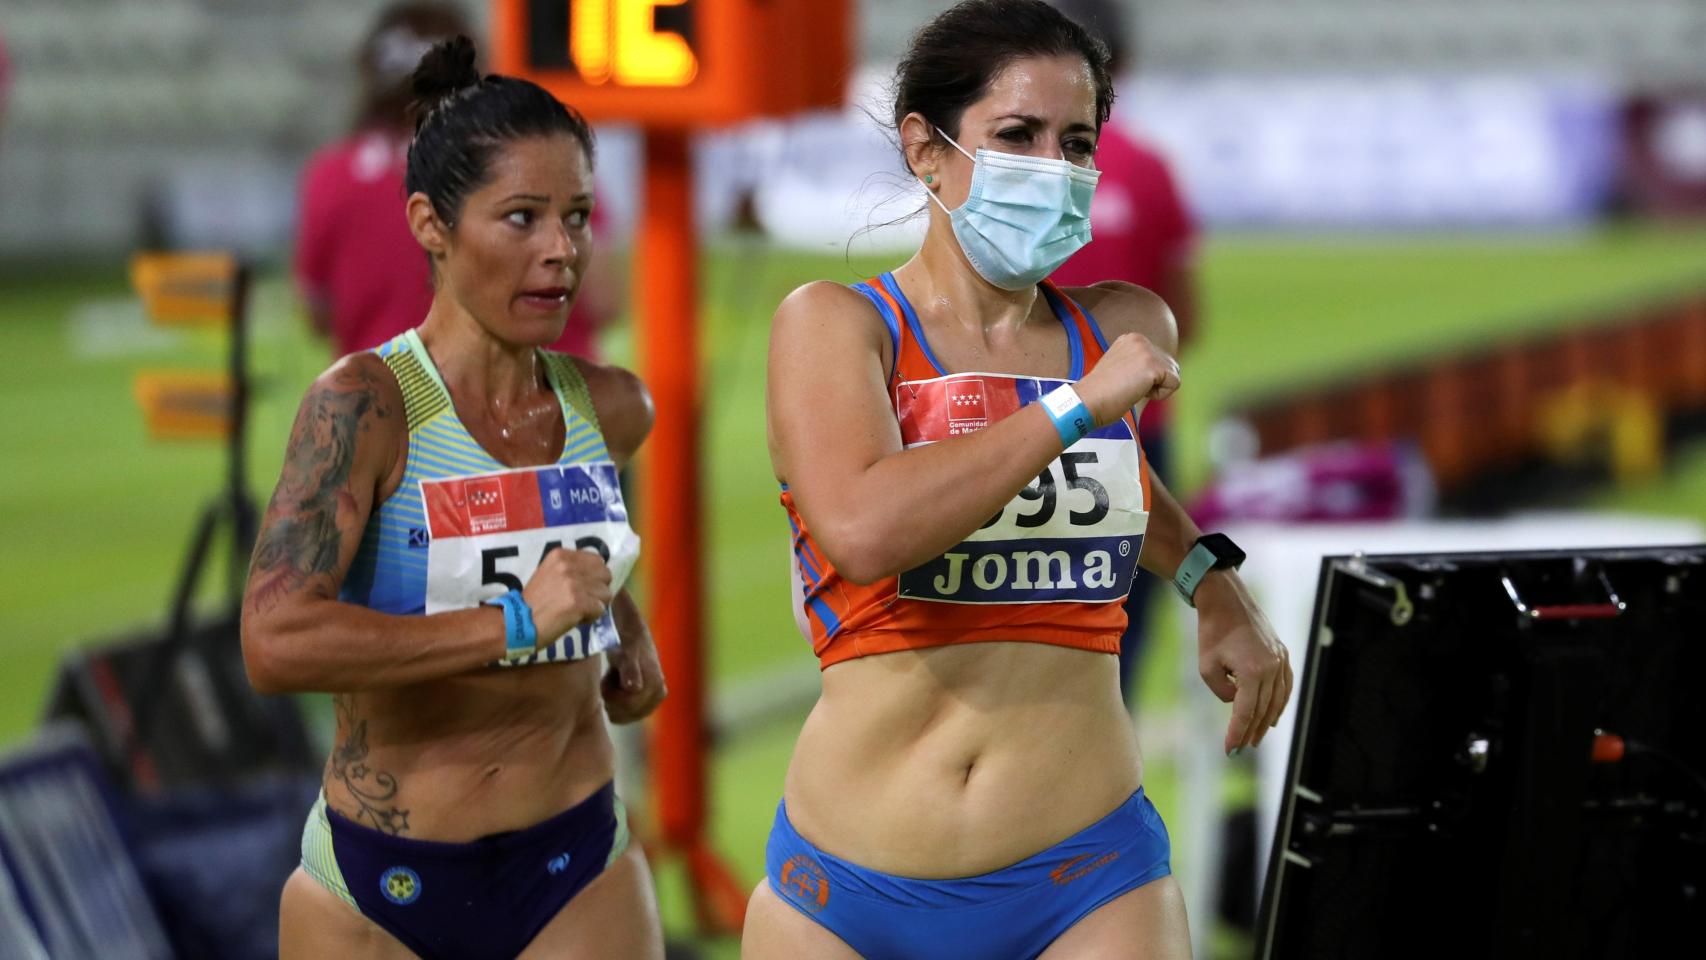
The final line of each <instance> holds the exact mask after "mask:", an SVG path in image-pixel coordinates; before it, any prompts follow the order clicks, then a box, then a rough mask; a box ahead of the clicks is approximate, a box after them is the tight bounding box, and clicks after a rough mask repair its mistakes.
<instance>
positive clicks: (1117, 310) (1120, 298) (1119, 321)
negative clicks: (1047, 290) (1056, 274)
mask: <svg viewBox="0 0 1706 960" xmlns="http://www.w3.org/2000/svg"><path fill="white" fill-rule="evenodd" d="M1064 289H1065V293H1066V295H1067V296H1069V297H1071V298H1072V299H1073V300H1076V301H1077V302H1078V304H1079V305H1080V306H1082V307H1083V308H1084V309H1086V310H1088V311H1090V313H1091V314H1092V315H1093V316H1095V318H1096V323H1097V325H1098V326H1100V327H1101V328H1102V335H1103V336H1104V337H1106V338H1107V339H1108V342H1109V343H1112V342H1113V341H1114V339H1115V338H1116V337H1119V336H1120V335H1122V334H1127V333H1141V334H1143V335H1144V336H1146V337H1148V338H1149V340H1150V342H1151V343H1153V344H1155V345H1156V346H1157V347H1160V348H1161V349H1162V350H1163V351H1165V352H1166V353H1167V354H1168V355H1169V356H1178V353H1179V328H1178V325H1177V324H1176V323H1175V322H1174V321H1173V311H1172V310H1171V309H1169V308H1168V306H1167V303H1166V301H1164V300H1162V299H1161V298H1160V297H1158V296H1156V295H1155V294H1153V293H1151V292H1150V291H1148V290H1146V289H1144V288H1143V287H1140V286H1138V285H1137V284H1135V283H1127V282H1125V281H1124V280H1103V281H1102V282H1100V283H1095V284H1091V285H1090V286H1088V287H1066V288H1064Z"/></svg>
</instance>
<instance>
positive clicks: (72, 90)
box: [0, 0, 1706, 258]
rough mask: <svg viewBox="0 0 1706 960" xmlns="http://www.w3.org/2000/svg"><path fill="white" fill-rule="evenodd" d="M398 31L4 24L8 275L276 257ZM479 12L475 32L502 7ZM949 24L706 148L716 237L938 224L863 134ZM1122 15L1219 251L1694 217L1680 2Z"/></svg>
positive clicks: (1141, 108) (1700, 126)
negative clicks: (375, 61) (115, 258)
mask: <svg viewBox="0 0 1706 960" xmlns="http://www.w3.org/2000/svg"><path fill="white" fill-rule="evenodd" d="M384 5H385V4H384V2H383V0H336V2H333V0H299V2H292V3H278V2H273V0H4V3H3V4H0V41H3V42H4V45H5V48H6V51H7V59H8V60H9V63H10V68H9V69H8V70H7V71H5V72H6V74H7V77H8V79H7V80H6V81H4V82H6V84H7V85H8V87H9V89H8V90H7V91H6V92H5V94H4V96H5V98H6V105H5V112H4V128H3V129H0V257H8V258H18V257H26V258H40V257H47V256H60V255H65V254H89V255H101V254H116V253H122V252H125V251H128V250H130V249H133V248H134V247H136V246H138V245H166V246H186V247H195V246H200V247H207V246H223V247H235V248H238V249H242V250H245V251H248V252H251V253H256V254H262V255H265V254H269V253H274V252H278V251H282V250H283V249H284V248H285V246H286V244H287V243H288V239H289V237H290V235H291V231H292V227H293V224H294V220H295V216H296V203H295V187H296V182H297V178H298V177H299V175H300V172H301V169H302V166H303V164H304V163H305V161H306V159H307V158H308V156H309V155H310V154H311V152H312V151H313V150H314V149H315V148H316V147H317V146H319V145H321V144H324V143H326V142H328V141H330V140H332V139H334V138H336V137H337V136H339V135H341V134H343V133H345V132H347V131H348V130H349V129H350V127H351V126H352V123H353V122H354V119H355V117H354V111H355V109H356V107H355V102H354V100H355V91H356V82H355V79H356V78H355V47H356V45H357V43H358V41H359V39H360V37H361V36H362V35H363V33H364V32H365V30H366V29H367V27H368V25H369V24H370V23H371V22H372V20H373V19H374V17H375V16H376V14H377V12H378V11H379V10H380V9H381V8H382V7H383V6H384ZM464 6H465V8H466V11H467V13H468V14H469V16H470V18H471V20H472V22H474V23H475V24H476V25H478V28H479V29H482V30H483V29H484V25H485V23H486V22H487V19H488V13H487V10H486V8H485V5H484V4H480V3H466V4H464ZM946 6H948V4H947V3H945V2H940V0H936V2H912V0H863V2H861V3H859V4H857V8H856V11H855V16H856V21H857V26H856V30H855V33H854V36H855V38H856V42H857V48H856V60H857V63H858V64H859V67H858V75H857V76H856V77H855V78H854V82H853V83H852V84H851V86H850V91H851V97H850V100H851V101H852V102H851V103H849V105H848V108H847V109H846V110H844V111H841V112H839V113H835V112H829V113H819V114H814V115H810V116H805V117H798V118H791V119H789V120H787V121H785V122H757V123H752V124H747V125H744V126H741V127H738V128H734V129H729V130H723V131H711V132H707V133H705V134H703V135H702V136H701V137H700V170H701V177H700V181H701V182H700V191H699V216H700V225H701V228H702V229H703V230H705V231H706V232H710V233H715V232H719V231H723V230H726V229H727V228H729V227H730V226H731V225H745V226H751V225H753V224H754V221H756V224H757V225H759V226H762V227H763V228H764V229H765V231H766V233H768V234H769V235H770V236H771V237H773V238H774V239H776V240H777V241H779V242H781V243H784V244H788V245H793V246H798V247H802V248H806V249H829V248H833V247H836V246H838V245H840V244H844V243H845V242H846V241H847V240H848V238H849V237H850V236H851V235H852V234H854V233H855V232H858V231H860V230H861V228H863V227H866V226H868V225H870V224H873V223H880V222H886V221H889V220H893V219H895V218H896V217H897V216H899V215H901V214H904V213H906V212H910V211H911V210H912V209H913V208H914V207H915V203H914V201H917V200H919V199H921V198H920V197H919V196H917V195H914V194H912V193H911V192H910V190H911V188H910V187H909V186H908V185H907V184H906V182H905V181H904V178H902V177H900V176H899V174H900V172H901V171H900V169H899V165H898V162H897V161H896V160H895V158H894V154H893V152H892V149H891V148H890V146H889V145H888V143H887V141H886V138H885V136H884V134H883V132H882V131H881V130H880V129H878V128H877V127H876V126H875V125H874V124H873V123H872V122H871V121H870V119H869V117H868V115H867V114H866V112H865V111H866V110H867V109H869V110H871V111H872V112H874V113H875V114H876V115H878V116H881V115H883V114H884V113H885V112H886V111H885V109H884V105H883V97H882V95H883V83H884V80H885V79H886V76H887V74H888V72H889V68H890V67H892V64H893V61H894V60H895V58H896V57H898V55H899V53H900V51H901V50H902V49H903V48H904V45H905V43H906V40H907V38H908V36H909V35H910V33H911V32H912V31H913V30H914V29H915V28H916V27H917V26H919V25H920V24H921V23H923V22H924V21H925V20H926V19H928V18H929V17H930V16H932V15H933V14H934V13H936V12H938V11H939V10H941V9H943V8H945V7H946ZM1130 10H1131V11H1132V12H1133V13H1134V14H1135V16H1133V17H1131V19H1130V22H1129V23H1128V30H1129V31H1130V32H1131V33H1133V34H1134V36H1132V37H1130V38H1129V39H1130V40H1131V41H1133V49H1134V50H1135V51H1136V53H1137V56H1136V60H1135V64H1134V66H1135V71H1133V72H1132V75H1131V76H1129V77H1128V78H1127V79H1126V80H1125V81H1124V82H1123V83H1122V89H1121V94H1122V96H1121V99H1120V101H1119V103H1118V104H1117V106H1116V110H1117V113H1118V114H1119V116H1121V117H1122V118H1124V119H1126V120H1128V121H1129V122H1130V123H1131V124H1132V125H1133V126H1134V127H1135V128H1136V129H1138V130H1140V131H1142V132H1143V133H1144V134H1145V135H1146V136H1147V137H1148V138H1149V139H1150V140H1152V141H1153V142H1154V143H1155V144H1156V145H1157V146H1158V147H1159V148H1160V149H1161V150H1162V152H1163V153H1164V154H1165V155H1166V156H1168V157H1169V158H1170V159H1171V160H1172V161H1173V162H1174V164H1175V166H1176V170H1177V174H1178V177H1179V179H1180V181H1181V184H1182V186H1183V188H1184V190H1185V193H1186V195H1187V198H1188V200H1189V202H1190V204H1191V206H1192V207H1193V208H1195V209H1196V211H1197V212H1198V214H1199V216H1200V218H1201V219H1202V220H1203V222H1204V223H1205V224H1206V225H1208V226H1210V227H1249V226H1259V227H1266V228H1282V229H1283V228H1294V227H1301V228H1322V227H1328V228H1357V229H1360V228H1381V229H1386V228H1418V227H1420V228H1436V227H1449V228H1463V227H1477V228H1480V227H1499V226H1518V227H1527V228H1536V227H1540V228H1551V227H1560V226H1570V225H1575V224H1580V223H1583V222H1587V221H1590V220H1592V219H1593V218H1596V217H1599V216H1601V215H1604V214H1607V213H1611V212H1623V211H1629V210H1635V211H1653V212H1660V213H1665V212H1678V211H1682V210H1686V209H1689V208H1691V207H1697V206H1700V205H1702V203H1703V201H1706V186H1703V185H1706V62H1703V61H1702V60H1701V59H1700V58H1699V56H1698V51H1699V50H1700V49H1701V48H1702V46H1703V44H1706V7H1702V6H1701V5H1700V4H1698V3H1694V2H1691V0H1628V2H1623V3H1600V2H1592V0H1427V2H1414V3H1402V4H1397V3H1367V2H1363V0H1147V2H1144V3H1141V4H1133V5H1131V6H1130ZM599 133H600V150H601V164H600V170H599V180H600V189H601V201H602V203H603V204H604V206H605V208H606V212H607V213H609V214H610V221H609V222H610V223H611V225H612V227H613V228H614V229H615V231H616V233H617V235H622V234H623V233H625V232H626V231H627V230H629V229H630V228H631V225H632V223H633V219H634V215H635V207H636V196H637V180H638V177H637V165H638V163H639V152H638V146H637V144H638V135H637V133H636V132H635V131H634V130H632V129H627V128H622V127H603V128H601V129H600V131H599ZM874 173H875V174H879V176H878V177H875V178H873V176H872V175H873V174H874ZM881 174H888V175H890V176H888V177H883V176H880V175H881ZM896 202H898V204H899V205H898V206H896V207H895V208H894V210H892V211H888V210H885V209H884V208H885V207H886V205H888V204H891V203H896ZM825 210H841V211H842V213H843V216H842V217H841V218H840V219H837V218H835V217H834V216H828V217H826V216H824V215H823V211H825ZM913 236H914V235H913V234H912V233H910V232H909V231H908V230H907V229H905V228H902V229H901V230H900V231H899V232H898V233H885V232H884V231H876V232H865V233H862V234H861V236H860V242H861V243H865V244H868V245H871V246H873V247H875V248H877V249H889V248H893V249H899V248H902V247H904V246H905V245H906V244H907V243H909V242H911V240H912V238H913Z"/></svg>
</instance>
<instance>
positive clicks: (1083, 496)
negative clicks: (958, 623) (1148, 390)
mask: <svg viewBox="0 0 1706 960" xmlns="http://www.w3.org/2000/svg"><path fill="white" fill-rule="evenodd" d="M1064 382H1065V381H1061V380H1050V379H1043V378H1037V377H1012V376H1007V375H1003V374H987V373H985V374H976V373H973V374H955V375H953V376H948V377H942V378H939V379H936V380H924V381H909V382H906V383H901V384H899V385H898V386H897V387H896V388H895V412H896V414H897V415H898V416H899V418H900V426H901V438H902V440H903V441H904V442H905V444H906V445H907V446H908V447H913V446H919V445H922V444H927V443H935V442H938V441H941V440H946V439H948V438H949V437H954V436H959V435H960V434H964V433H970V432H972V431H974V430H981V429H983V428H984V427H986V426H988V425H989V424H991V423H994V422H996V421H998V420H1000V419H1002V418H1003V417H1007V416H1011V415H1012V414H1014V413H1016V412H1018V411H1019V409H1020V408H1022V407H1023V406H1024V405H1025V404H1027V403H1034V402H1036V401H1037V399H1038V398H1039V397H1040V396H1042V395H1043V394H1044V393H1047V392H1048V391H1050V390H1053V389H1054V388H1055V387H1057V386H1059V385H1060V384H1061V383H1064ZM1148 523H1149V515H1148V513H1147V512H1145V510H1144V504H1143V481H1142V473H1141V466H1140V463H1139V454H1138V448H1137V443H1136V438H1135V437H1134V436H1133V435H1132V431H1131V427H1130V426H1129V425H1128V424H1127V423H1126V421H1125V420H1123V419H1122V420H1119V421H1117V422H1115V423H1112V424H1110V425H1108V426H1106V427H1101V428H1099V429H1097V430H1096V431H1094V432H1093V433H1091V434H1090V435H1089V436H1087V437H1085V438H1084V439H1082V440H1079V441H1078V442H1077V443H1075V444H1073V445H1072V446H1071V447H1070V448H1068V449H1067V450H1066V451H1065V452H1064V453H1062V454H1061V455H1060V456H1059V457H1058V458H1057V459H1056V460H1055V461H1054V462H1053V463H1050V464H1049V465H1048V466H1047V467H1045V468H1044V469H1043V471H1042V472H1041V473H1040V474H1038V475H1037V477H1036V479H1035V480H1033V481H1032V482H1031V483H1030V484H1029V485H1028V486H1026V487H1025V489H1023V490H1021V491H1019V495H1018V496H1016V497H1014V498H1013V500H1012V501H1010V502H1009V503H1008V504H1007V505H1006V506H1005V507H1003V508H1002V509H1001V512H1000V513H998V514H996V515H995V516H994V517H991V518H990V520H989V522H988V523H986V524H984V525H983V527H982V529H980V530H978V531H977V532H976V533H973V534H972V535H971V536H969V537H967V538H966V539H965V540H964V541H962V542H961V543H960V544H959V545H958V546H955V547H954V548H952V549H950V550H948V551H947V552H946V553H943V554H942V555H941V556H939V557H937V558H935V559H934V560H931V561H930V562H929V563H926V564H924V565H923V566H919V567H915V568H914V569H912V570H908V571H906V572H905V573H902V574H901V575H900V595H901V596H902V597H905V598H908V599H912V600H933V601H937V602H945V603H1050V602H1072V601H1076V602H1107V601H1111V600H1118V599H1120V598H1122V597H1124V596H1125V595H1126V593H1127V592H1129V591H1130V589H1131V581H1132V577H1133V576H1134V575H1135V574H1136V572H1137V556H1138V553H1139V551H1140V550H1141V549H1142V547H1143V533H1144V530H1145V529H1146V528H1147V526H1148Z"/></svg>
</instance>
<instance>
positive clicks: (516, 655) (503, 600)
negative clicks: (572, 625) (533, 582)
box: [484, 590, 539, 662]
mask: <svg viewBox="0 0 1706 960" xmlns="http://www.w3.org/2000/svg"><path fill="white" fill-rule="evenodd" d="M484 605H485V606H489V607H500V608H502V609H503V614H504V660H505V661H506V662H514V661H516V660H523V659H526V658H527V657H529V656H532V655H533V648H534V647H536V646H538V644H539V630H538V628H537V627H535V626H534V625H533V608H531V607H529V606H528V605H527V601H526V600H524V599H522V597H521V591H520V590H511V591H510V592H508V593H506V594H504V595H503V596H501V597H493V598H492V599H490V600H487V601H485V604H484Z"/></svg>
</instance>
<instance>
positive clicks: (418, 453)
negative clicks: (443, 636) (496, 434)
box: [339, 330, 640, 666]
mask: <svg viewBox="0 0 1706 960" xmlns="http://www.w3.org/2000/svg"><path fill="white" fill-rule="evenodd" d="M374 352H375V353H377V354H378V355H379V357H380V359H382V360H384V361H385V364H386V366H388V367H390V368H391V372H392V373H393V374H395V375H396V377H397V385H398V386H399V387H401V388H402V392H403V407H404V411H405V415H406V416H407V419H408V427H409V458H408V465H407V467H406V468H405V470H404V473H403V482H402V484H401V485H399V486H398V487H397V492H396V493H393V494H392V495H391V496H390V497H388V498H386V500H385V501H384V502H383V503H381V504H379V505H378V508H377V509H375V510H374V511H373V514H372V516H370V517H369V518H368V521H367V529H366V530H364V531H363V532H362V537H361V546H360V547H359V548H358V549H357V551H356V555H355V561H354V562H353V563H352V564H351V565H350V569H349V574H348V575H347V576H346V577H345V578H344V586H343V589H342V591H341V592H340V593H339V598H340V599H342V600H345V601H347V602H349V603H359V604H361V605H362V606H364V607H371V608H372V609H374V610H380V611H383V612H385V613H396V614H411V613H438V612H440V611H444V610H460V609H464V608H466V607H472V606H475V605H477V604H479V603H480V602H481V601H484V600H489V599H491V598H493V597H496V596H499V595H500V594H503V593H505V592H507V591H509V590H511V589H515V590H519V589H521V588H522V587H523V586H524V585H525V584H526V583H527V581H528V579H529V578H531V577H532V576H533V571H534V570H535V569H536V568H537V567H538V565H539V560H540V559H541V558H542V557H543V556H544V555H545V554H546V553H547V552H549V551H550V550H551V549H553V548H555V547H566V548H570V549H582V550H593V551H596V552H597V553H599V554H600V555H601V556H603V557H604V559H605V562H606V563H608V564H609V565H610V573H611V580H612V589H620V588H621V586H622V583H623V581H625V580H626V579H627V577H628V573H629V572H630V571H631V570H632V569H633V567H634V561H635V560H636V559H637V558H638V557H639V553H640V541H639V537H637V536H636V535H635V534H634V531H633V530H632V529H630V528H629V526H628V513H627V510H626V508H625V507H624V505H623V502H622V488H621V486H620V485H619V484H618V482H617V479H616V465H615V464H614V463H612V462H611V461H610V452H609V451H608V450H607V449H606V448H605V445H604V435H603V434H602V433H600V432H599V429H598V416H597V414H596V413H594V411H593V407H592V395H591V394H590V393H589V392H588V391H587V386H586V381H585V380H584V379H582V377H581V374H580V371H579V369H577V368H576V367H575V364H574V361H573V360H572V359H570V358H569V357H568V356H566V355H564V354H560V353H551V352H549V351H544V350H541V351H540V352H539V353H540V356H541V357H542V358H543V359H544V361H545V373H546V376H547V377H548V378H549V379H550V382H551V386H552V388H553V389H554V390H555V391H556V393H557V399H558V400H559V402H560V403H561V404H562V408H563V425H564V430H563V434H564V436H563V452H562V455H561V456H559V457H558V458H557V462H556V463H555V464H552V465H550V466H543V467H522V468H512V467H506V466H504V465H503V464H501V463H499V462H498V461H497V460H496V459H495V458H493V457H492V455H491V454H489V453H487V452H486V451H485V450H484V449H482V448H481V447H480V445H479V444H478V443H476V442H475V440H474V438H473V437H472V436H470V435H469V434H468V430H467V429H466V428H465V427H463V426H462V421H461V420H459V419H457V416H456V409H455V407H454V406H453V405H452V404H451V402H450V392H449V391H448V390H446V389H445V386H444V380H443V379H442V378H440V377H439V374H438V368H437V367H435V366H434V365H433V362H432V357H431V356H430V355H428V353H427V350H426V347H425V346H423V345H422V344H421V338H420V335H419V334H418V333H416V332H415V331H414V330H409V331H406V332H405V333H403V334H401V335H399V336H397V337H396V338H394V339H392V340H391V341H389V342H388V343H385V344H383V345H381V346H379V347H377V348H376V349H375V350H374ZM619 643H620V641H619V639H618V638H617V635H616V624H615V622H614V621H613V620H612V619H611V617H610V613H609V611H606V612H605V614H604V616H603V618H602V619H600V620H598V621H597V622H596V623H592V624H586V625H583V626H580V627H576V628H575V629H573V630H571V631H569V632H568V633H567V634H565V635H564V636H562V637H560V638H558V639H557V640H556V642H554V643H551V644H549V645H546V646H542V647H540V649H539V650H538V651H536V652H535V653H534V654H533V655H532V656H531V657H528V658H526V659H524V660H519V661H516V662H515V663H513V664H501V665H504V666H526V665H528V664H535V663H554V662H558V661H562V660H580V659H583V658H585V657H590V656H592V655H594V654H596V653H599V652H601V651H604V650H607V649H609V648H611V647H615V646H617V645H619ZM494 663H501V662H498V661H494Z"/></svg>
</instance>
